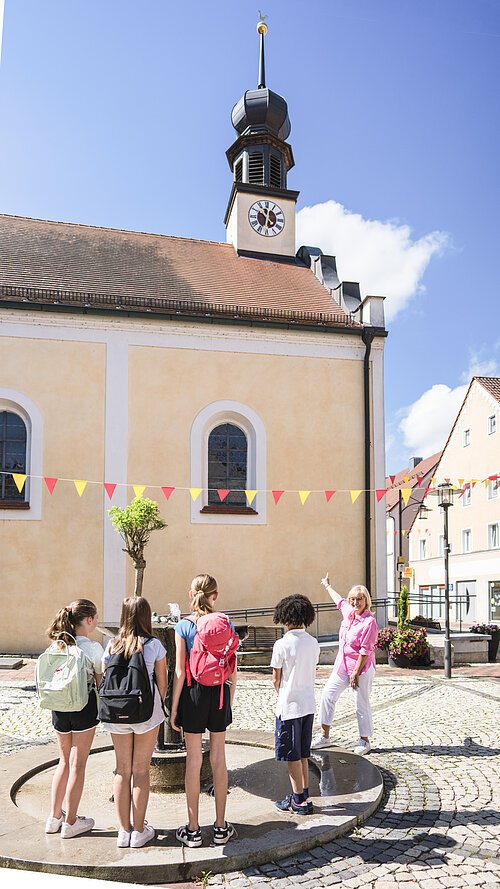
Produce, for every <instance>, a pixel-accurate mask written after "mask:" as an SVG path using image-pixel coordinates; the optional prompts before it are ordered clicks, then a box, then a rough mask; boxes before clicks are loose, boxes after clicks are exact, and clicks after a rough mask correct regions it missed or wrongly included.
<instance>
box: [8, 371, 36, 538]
mask: <svg viewBox="0 0 500 889" xmlns="http://www.w3.org/2000/svg"><path fill="white" fill-rule="evenodd" d="M42 454H43V420H42V415H41V413H40V411H39V409H38V407H37V405H36V404H35V403H34V402H33V401H31V399H30V398H28V397H27V396H26V395H24V393H23V392H17V391H15V390H14V389H7V388H4V387H1V386H0V469H1V470H2V472H3V473H7V475H0V495H1V498H0V510H1V511H0V520H1V521H2V522H3V521H12V522H16V521H23V522H26V521H28V522H32V521H40V519H41V518H42V497H43V491H42V474H43V468H42ZM4 467H5V468H4ZM11 472H19V474H21V475H26V476H27V479H26V482H25V484H24V487H23V490H22V493H21V494H20V493H19V491H18V490H17V486H16V484H15V482H14V480H13V478H12V477H11V475H10V473H11ZM4 498H5V499H4Z"/></svg>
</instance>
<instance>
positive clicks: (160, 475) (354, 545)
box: [129, 347, 364, 609]
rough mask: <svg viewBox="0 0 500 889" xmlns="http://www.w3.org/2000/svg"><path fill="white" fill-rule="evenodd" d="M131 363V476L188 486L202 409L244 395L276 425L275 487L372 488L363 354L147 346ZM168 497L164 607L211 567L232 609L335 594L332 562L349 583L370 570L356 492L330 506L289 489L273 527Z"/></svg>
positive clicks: (152, 578)
mask: <svg viewBox="0 0 500 889" xmlns="http://www.w3.org/2000/svg"><path fill="white" fill-rule="evenodd" d="M129 367H130V373H129V387H130V417H131V418H133V422H131V423H130V442H129V478H130V481H131V482H132V480H134V481H135V482H136V483H141V484H144V483H145V482H149V483H150V484H156V485H161V484H167V485H180V486H185V487H188V486H189V484H190V463H189V443H190V433H191V425H192V423H193V420H194V418H195V416H196V414H197V413H198V412H199V411H200V410H201V409H202V408H203V407H204V406H205V405H207V404H210V403H212V402H215V401H218V400H220V399H234V400H236V401H239V402H242V403H244V404H246V405H248V406H249V407H251V408H252V409H253V410H254V411H255V412H256V413H257V414H258V415H259V416H260V418H261V420H262V421H263V423H264V425H265V426H266V430H267V487H268V488H269V489H273V488H284V489H286V490H288V489H293V490H297V489H323V488H330V487H331V488H347V489H348V488H351V487H353V488H354V487H362V482H360V479H362V477H363V411H362V385H363V380H362V363H361V362H359V361H349V360H325V359H321V360H320V359H314V358H304V357H300V358H297V357H283V356H280V357H276V356H272V355H241V354H237V353H217V354H214V353H209V352H203V351H199V352H187V351H182V350H176V349H172V350H163V349H148V348H144V347H138V348H132V349H131V353H130V364H129ZM145 392H147V394H148V395H147V398H145V397H144V393H145ZM147 493H148V492H146V494H147ZM160 496H161V497H163V495H160ZM160 504H161V511H162V514H163V515H164V516H165V518H166V520H167V521H168V523H169V528H168V529H167V530H166V531H162V532H159V533H157V534H156V535H153V537H152V539H151V543H150V545H149V547H148V557H147V558H148V567H147V576H146V590H147V595H148V596H150V598H151V601H152V602H153V604H154V605H155V607H157V608H158V609H161V608H164V607H165V606H166V603H167V602H169V601H172V600H174V601H179V602H180V603H181V607H186V604H187V603H186V596H185V593H186V590H187V588H188V585H189V581H190V580H191V578H192V577H193V576H194V575H195V574H197V573H199V572H205V571H206V572H208V573H211V574H213V575H215V576H216V577H217V579H218V581H219V583H220V588H221V592H222V596H221V600H220V604H221V607H226V608H228V609H229V608H237V607H242V606H244V605H248V606H251V607H259V606H269V605H272V604H273V603H275V602H276V601H277V600H278V599H279V598H280V597H281V596H283V595H287V594H289V593H292V592H304V593H306V594H307V595H309V596H310V597H311V598H312V599H313V600H314V601H322V600H323V601H324V598H325V596H324V592H323V590H322V587H321V586H320V584H319V580H320V578H321V576H322V575H323V573H324V571H326V570H327V569H329V570H330V573H331V576H332V580H333V582H334V583H335V584H336V585H337V587H338V589H339V590H341V591H347V589H348V588H349V586H350V585H352V584H353V583H354V582H359V580H360V579H362V578H363V576H364V575H363V553H364V545H363V530H364V510H363V499H362V497H361V498H360V499H359V500H358V501H357V503H356V504H355V505H354V506H352V505H351V501H350V496H349V494H348V493H338V494H336V495H335V496H334V498H333V500H332V501H331V502H330V503H329V504H327V503H326V500H325V498H324V495H320V494H312V495H311V496H310V498H309V500H308V501H307V502H306V504H305V506H301V504H300V500H299V496H298V494H285V496H284V497H283V498H282V500H281V501H280V503H279V504H278V506H275V505H274V501H273V500H272V497H271V495H270V494H269V495H268V524H267V525H261V526H249V525H243V526H241V525H240V526H234V525H222V526H221V525H217V526H215V525H214V526H211V525H192V524H190V495H189V492H188V491H176V492H175V493H174V495H173V496H172V498H171V500H170V501H169V502H168V503H167V502H166V501H165V500H164V499H161V500H160ZM131 583H132V578H131V577H129V584H130V585H131Z"/></svg>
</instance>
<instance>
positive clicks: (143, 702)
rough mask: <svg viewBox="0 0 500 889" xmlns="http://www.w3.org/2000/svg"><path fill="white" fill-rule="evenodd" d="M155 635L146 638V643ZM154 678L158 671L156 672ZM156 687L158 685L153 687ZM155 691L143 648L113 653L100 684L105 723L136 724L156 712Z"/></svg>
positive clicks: (101, 713)
mask: <svg viewBox="0 0 500 889" xmlns="http://www.w3.org/2000/svg"><path fill="white" fill-rule="evenodd" d="M151 638H152V637H151V636H150V637H149V638H148V639H145V640H144V645H146V644H147V643H148V642H149V640H150V639H151ZM152 678H153V681H154V673H153V677H152ZM153 687H154V686H153ZM153 707H154V691H153V688H152V687H151V677H150V676H149V673H148V670H147V667H146V662H145V660H144V655H143V653H142V651H136V652H134V654H133V655H132V657H131V658H129V659H128V660H127V658H126V657H125V655H124V654H123V652H120V653H118V654H112V655H111V657H110V659H109V661H108V663H107V666H106V669H105V671H104V675H103V677H102V679H101V682H100V685H99V719H100V720H101V722H114V723H122V724H123V725H135V724H136V723H138V722H147V721H148V719H151V717H152V715H153Z"/></svg>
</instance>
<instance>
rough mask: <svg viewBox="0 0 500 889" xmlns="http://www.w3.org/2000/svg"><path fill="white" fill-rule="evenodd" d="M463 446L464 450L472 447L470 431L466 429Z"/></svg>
mask: <svg viewBox="0 0 500 889" xmlns="http://www.w3.org/2000/svg"><path fill="white" fill-rule="evenodd" d="M463 444H464V448H468V447H469V445H470V429H464V438H463Z"/></svg>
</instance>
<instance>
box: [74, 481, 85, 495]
mask: <svg viewBox="0 0 500 889" xmlns="http://www.w3.org/2000/svg"><path fill="white" fill-rule="evenodd" d="M74 482H75V488H76V490H77V491H78V496H79V497H81V496H82V494H83V492H84V490H85V488H86V487H87V482H86V481H85V479H82V478H75V479H74Z"/></svg>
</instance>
